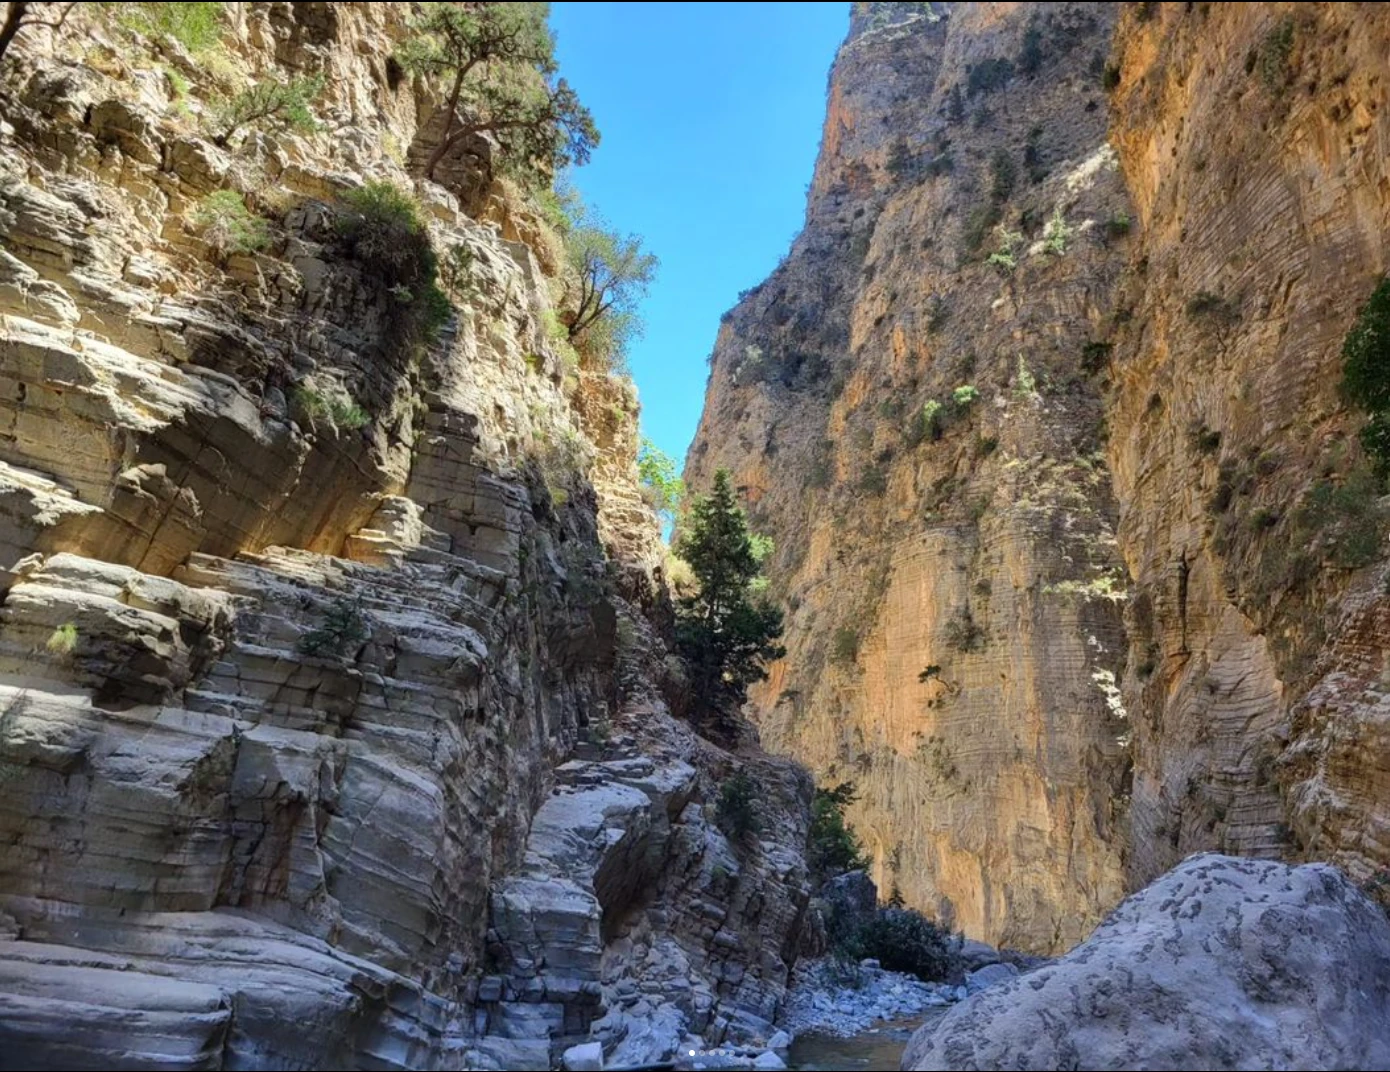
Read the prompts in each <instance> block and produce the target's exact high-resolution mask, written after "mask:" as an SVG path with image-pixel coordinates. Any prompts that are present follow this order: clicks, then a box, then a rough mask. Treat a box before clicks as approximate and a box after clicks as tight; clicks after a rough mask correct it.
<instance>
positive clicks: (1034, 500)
mask: <svg viewBox="0 0 1390 1072" xmlns="http://www.w3.org/2000/svg"><path fill="white" fill-rule="evenodd" d="M854 10H855V14H854V16H853V20H852V26H851V30H850V35H849V39H848V40H847V41H846V43H845V45H844V46H843V47H842V49H841V50H840V53H839V55H838V57H837V58H836V61H835V66H834V69H833V71H832V73H831V80H830V105H829V114H828V116H827V119H826V126H825V133H824V136H823V139H822V148H821V156H820V160H819V162H818V163H817V167H816V174H815V179H814V182H813V184H812V187H811V191H810V195H809V199H808V204H807V216H806V227H805V230H804V231H803V232H802V234H801V235H800V236H799V237H798V238H797V240H796V241H795V243H794V244H793V247H792V250H791V252H790V254H789V255H788V257H787V259H786V260H785V261H784V262H783V264H782V265H781V267H779V268H778V270H777V271H776V272H775V273H774V274H773V275H772V277H771V278H770V279H769V280H768V281H767V282H766V283H764V284H762V285H761V286H760V287H758V288H756V289H755V291H753V292H752V293H750V294H748V295H747V296H746V297H745V298H744V300H743V301H742V302H741V303H740V304H739V306H738V307H737V308H736V309H735V310H733V312H732V313H730V314H729V316H728V317H727V318H726V321H725V323H724V325H723V327H722V329H721V331H720V335H719V339H718V342H717V344H716V347H715V352H714V357H713V365H712V370H711V374H710V385H709V393H708V398H707V404H706V409H705V413H704V418H703V422H702V424H701V428H700V432H699V435H698V437H697V439H696V442H695V445H694V447H693V449H692V451H691V454H690V458H689V462H688V472H687V476H688V478H689V480H690V482H691V483H692V484H693V485H695V486H696V487H698V486H700V485H701V484H702V483H703V482H705V481H707V480H708V479H709V477H710V475H711V474H712V472H713V471H714V469H715V468H716V467H719V466H728V467H729V468H730V469H731V470H732V471H733V472H734V474H735V476H736V481H737V483H738V485H739V486H740V487H741V488H742V489H743V490H744V493H745V494H746V496H747V498H748V501H749V503H750V509H751V512H752V518H753V521H754V525H755V527H757V528H760V529H762V530H764V531H766V532H767V533H768V534H770V535H771V536H773V537H774V539H775V540H776V543H777V551H776V555H775V558H774V559H773V578H774V579H773V586H774V591H775V593H776V594H777V595H778V596H779V597H780V598H781V599H783V600H785V601H786V603H787V606H788V608H789V616H788V638H787V647H788V655H787V658H786V659H785V660H784V661H783V662H782V663H781V664H779V665H778V666H777V667H776V668H774V671H773V674H772V677H771V680H770V681H769V682H768V683H767V684H766V686H765V687H763V688H761V689H759V690H758V691H757V692H756V694H755V696H754V700H753V709H754V713H755V718H756V721H757V723H758V725H759V727H760V730H761V732H762V738H763V741H764V743H765V744H766V745H767V746H768V747H770V748H771V749H772V750H774V751H782V752H789V753H791V754H794V755H796V756H797V757H798V758H800V759H802V760H803V761H805V762H806V763H807V764H808V765H810V766H811V767H812V769H813V770H814V771H815V772H816V774H817V777H818V778H819V779H820V780H822V781H825V782H830V783H835V782H842V781H852V782H853V783H854V784H855V786H856V787H857V788H858V790H859V793H860V800H859V803H858V804H856V805H855V806H854V807H853V808H852V809H851V810H850V813H849V815H850V820H851V822H852V823H853V824H854V826H855V828H856V829H857V830H858V831H859V832H860V834H861V835H862V836H863V837H864V838H865V839H866V841H867V845H868V848H869V849H870V850H871V851H872V853H873V856H874V860H875V879H876V881H877V882H878V884H879V887H880V889H882V890H885V891H888V890H891V889H892V888H893V887H894V886H896V887H898V888H899V889H900V891H901V892H902V894H903V895H904V896H905V897H906V898H907V900H908V901H909V902H910V903H912V904H914V905H917V906H919V907H922V908H924V909H927V910H929V911H931V912H932V913H933V914H937V915H940V916H942V917H944V918H946V919H947V920H949V921H950V922H952V923H953V924H954V925H955V926H957V927H962V928H964V929H965V931H966V933H968V934H970V935H972V936H976V937H980V938H983V939H985V940H987V941H989V942H991V943H992V944H1002V945H1010V946H1016V947H1023V948H1029V949H1035V950H1057V949H1062V948H1066V947H1068V946H1070V945H1072V944H1074V943H1075V942H1076V941H1077V940H1079V939H1080V938H1081V937H1082V936H1083V935H1085V934H1086V933H1087V932H1088V931H1089V930H1090V928H1091V927H1092V926H1094V924H1095V923H1096V922H1097V921H1098V920H1099V918H1100V915H1101V913H1102V912H1103V911H1105V910H1106V909H1107V908H1108V907H1109V906H1110V905H1112V904H1113V903H1114V902H1115V900H1116V899H1117V898H1118V897H1119V895H1120V893H1121V890H1122V888H1123V878H1122V871H1121V863H1120V843H1121V836H1120V831H1121V829H1122V826H1121V823H1122V820H1123V815H1124V807H1123V802H1124V794H1125V791H1126V786H1125V781H1124V775H1125V770H1126V765H1127V758H1126V752H1127V749H1126V741H1127V739H1128V735H1129V732H1130V731H1129V726H1128V723H1127V721H1126V719H1125V718H1124V708H1123V706H1122V704H1121V702H1120V700H1119V691H1118V679H1119V675H1120V671H1121V669H1122V667H1123V661H1124V651H1125V644H1124V636H1123V632H1122V630H1121V619H1120V603H1119V599H1120V597H1121V595H1122V593H1123V589H1124V582H1123V571H1122V563H1121V559H1120V557H1119V554H1118V549H1117V546H1116V541H1115V528H1114V526H1115V522H1116V516H1117V515H1116V505H1115V502H1114V500H1113V498H1112V495H1111V490H1110V481H1109V477H1108V475H1107V473H1106V469H1105V465H1104V457H1103V454H1102V449H1103V438H1102V427H1101V414H1102V404H1101V389H1100V384H1099V383H1098V381H1097V380H1096V378H1095V377H1094V376H1092V375H1090V374H1089V373H1088V372H1087V369H1086V363H1087V355H1088V354H1089V353H1090V352H1091V351H1089V350H1088V349H1087V343H1088V342H1089V341H1091V340H1094V339H1096V338H1098V337H1099V332H1100V330H1101V328H1100V325H1101V324H1102V322H1103V321H1104V319H1105V317H1106V316H1107V315H1108V313H1109V309H1110V301H1111V294H1112V292H1113V289H1114V283H1115V281H1116V280H1117V279H1118V277H1119V274H1120V271H1121V268H1122V266H1123V263H1124V259H1125V245H1126V243H1127V242H1128V241H1129V240H1128V239H1127V238H1124V237H1123V236H1115V235H1112V234H1110V233H1108V229H1107V224H1108V223H1110V221H1111V220H1112V219H1116V218H1119V217H1120V216H1121V215H1122V214H1124V213H1126V212H1127V211H1128V201H1127V198H1126V196H1125V193H1124V191H1123V188H1122V185H1121V182H1120V176H1119V173H1118V171H1117V169H1116V164H1115V159H1114V155H1113V152H1112V150H1111V149H1110V148H1109V147H1108V145H1107V142H1106V135H1105V122H1106V120H1105V114H1106V113H1105V96H1104V92H1103V90H1102V89H1101V85H1100V79H1099V76H1098V75H1097V74H1095V73H1094V72H1093V67H1094V60H1095V57H1096V56H1097V55H1098V54H1103V52H1104V51H1105V50H1107V49H1108V47H1109V38H1110V33H1111V31H1112V27H1113V22H1114V18H1115V11H1114V10H1113V9H1112V7H1111V6H1109V5H1095V4H1086V5H1065V4H1064V5H1047V6H1046V10H1042V9H1039V10H1038V11H1034V10H1033V9H1032V8H1030V7H1029V6H1028V5H1012V4H1001V5H995V4H981V5H971V4H967V5H950V6H948V5H920V4H867V5H865V4H859V5H855V9H854ZM1030 34H1036V36H1037V42H1035V43H1036V47H1037V48H1038V50H1039V52H1040V58H1039V60H1038V63H1037V66H1036V69H1035V70H1034V72H1033V73H1032V74H1031V75H1022V74H1019V75H1016V76H1015V77H1014V78H1013V79H1012V80H1010V81H1007V83H999V84H996V83H995V82H994V81H991V80H990V79H989V78H983V77H982V76H980V75H978V74H972V72H975V71H980V70H985V71H988V70H992V69H996V68H997V67H998V66H999V65H1000V64H1002V63H1003V62H1005V61H1007V62H1008V63H1010V64H1013V63H1019V62H1021V61H1020V59H1019V57H1020V53H1021V51H1022V50H1023V47H1024V42H1025V37H1026V35H1030ZM1027 40H1033V38H1032V37H1027ZM972 87H973V88H972ZM986 214H990V215H988V216H987V215H986ZM982 220H984V221H985V222H981V221H982ZM994 220H997V221H998V222H1000V223H1001V224H1002V226H1003V228H1004V229H1006V230H1008V231H1010V232H1014V233H1015V234H1016V235H1017V237H1016V238H1014V239H1013V240H1012V246H1013V253H1012V254H1011V255H1010V256H1009V257H1008V258H1000V259H998V260H996V263H993V264H991V263H988V255H989V254H990V253H992V252H995V251H997V250H999V249H1001V248H1003V246H1002V242H1003V239H1002V237H1001V233H1000V230H999V229H998V228H996V227H994V226H993V222H991V221H994ZM1048 221H1057V222H1056V223H1055V224H1049V222H1048ZM972 230H973V231H974V232H975V234H974V236H973V237H972V236H971V234H970V232H971V231H972ZM1110 230H1113V228H1112V229H1110ZM1049 239H1051V243H1050V244H1049ZM1001 261H1002V262H1003V263H1001ZM1010 261H1011V262H1012V267H1011V268H1010V267H1009V263H1010ZM958 389H964V390H963V391H962V392H958ZM957 398H959V399H960V400H961V401H960V402H959V403H958V402H957ZM927 407H932V409H928V408H927ZM933 412H935V417H933V416H932V413H933Z"/></svg>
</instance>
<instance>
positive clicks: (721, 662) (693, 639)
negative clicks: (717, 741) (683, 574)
mask: <svg viewBox="0 0 1390 1072" xmlns="http://www.w3.org/2000/svg"><path fill="white" fill-rule="evenodd" d="M683 527H684V530H685V531H684V532H683V534H682V536H681V538H680V541H679V547H678V550H679V553H680V555H681V557H682V558H683V559H685V561H686V562H688V563H689V564H690V569H691V572H693V573H694V575H695V580H696V582H697V590H696V592H695V594H693V595H690V596H685V597H682V598H681V599H680V601H679V603H678V605H677V610H676V639H677V643H678V646H679V649H680V653H681V656H682V658H684V659H685V661H686V664H687V666H688V667H689V669H690V683H691V689H692V693H693V696H694V703H693V707H694V711H695V714H696V716H697V718H698V720H699V721H700V722H701V724H702V725H703V726H704V727H705V728H706V729H707V730H710V731H713V732H714V733H715V734H717V735H723V736H731V735H732V730H733V728H734V725H735V721H736V718H737V712H738V709H739V707H741V706H742V704H743V702H744V700H745V699H746V698H747V695H748V686H749V685H751V684H752V683H753V682H755V681H762V680H763V679H765V678H766V677H767V670H766V669H765V664H766V663H767V662H768V661H769V660H771V659H780V658H781V657H782V656H783V655H785V654H786V649H785V648H783V647H782V645H781V644H779V643H777V641H778V639H779V638H780V637H781V635H782V612H781V611H780V610H778V609H777V608H776V607H773V606H771V605H769V604H767V603H764V602H762V601H760V600H758V599H757V597H756V588H757V585H756V583H755V582H756V581H757V580H758V574H759V572H760V566H759V558H758V555H757V553H756V543H755V539H754V537H753V535H752V534H751V533H750V532H749V531H748V519H747V518H746V517H745V516H744V513H743V510H742V509H740V508H739V505H738V503H737V502H736V501H735V499H734V490H733V486H732V485H731V483H730V481H729V473H728V470H725V469H721V470H719V472H717V473H715V475H714V487H713V489H712V490H711V491H710V493H709V494H708V495H705V496H702V497H700V498H697V499H696V500H695V501H694V502H693V503H692V505H691V507H690V513H689V514H688V515H687V517H686V520H685V523H684V526H683Z"/></svg>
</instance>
